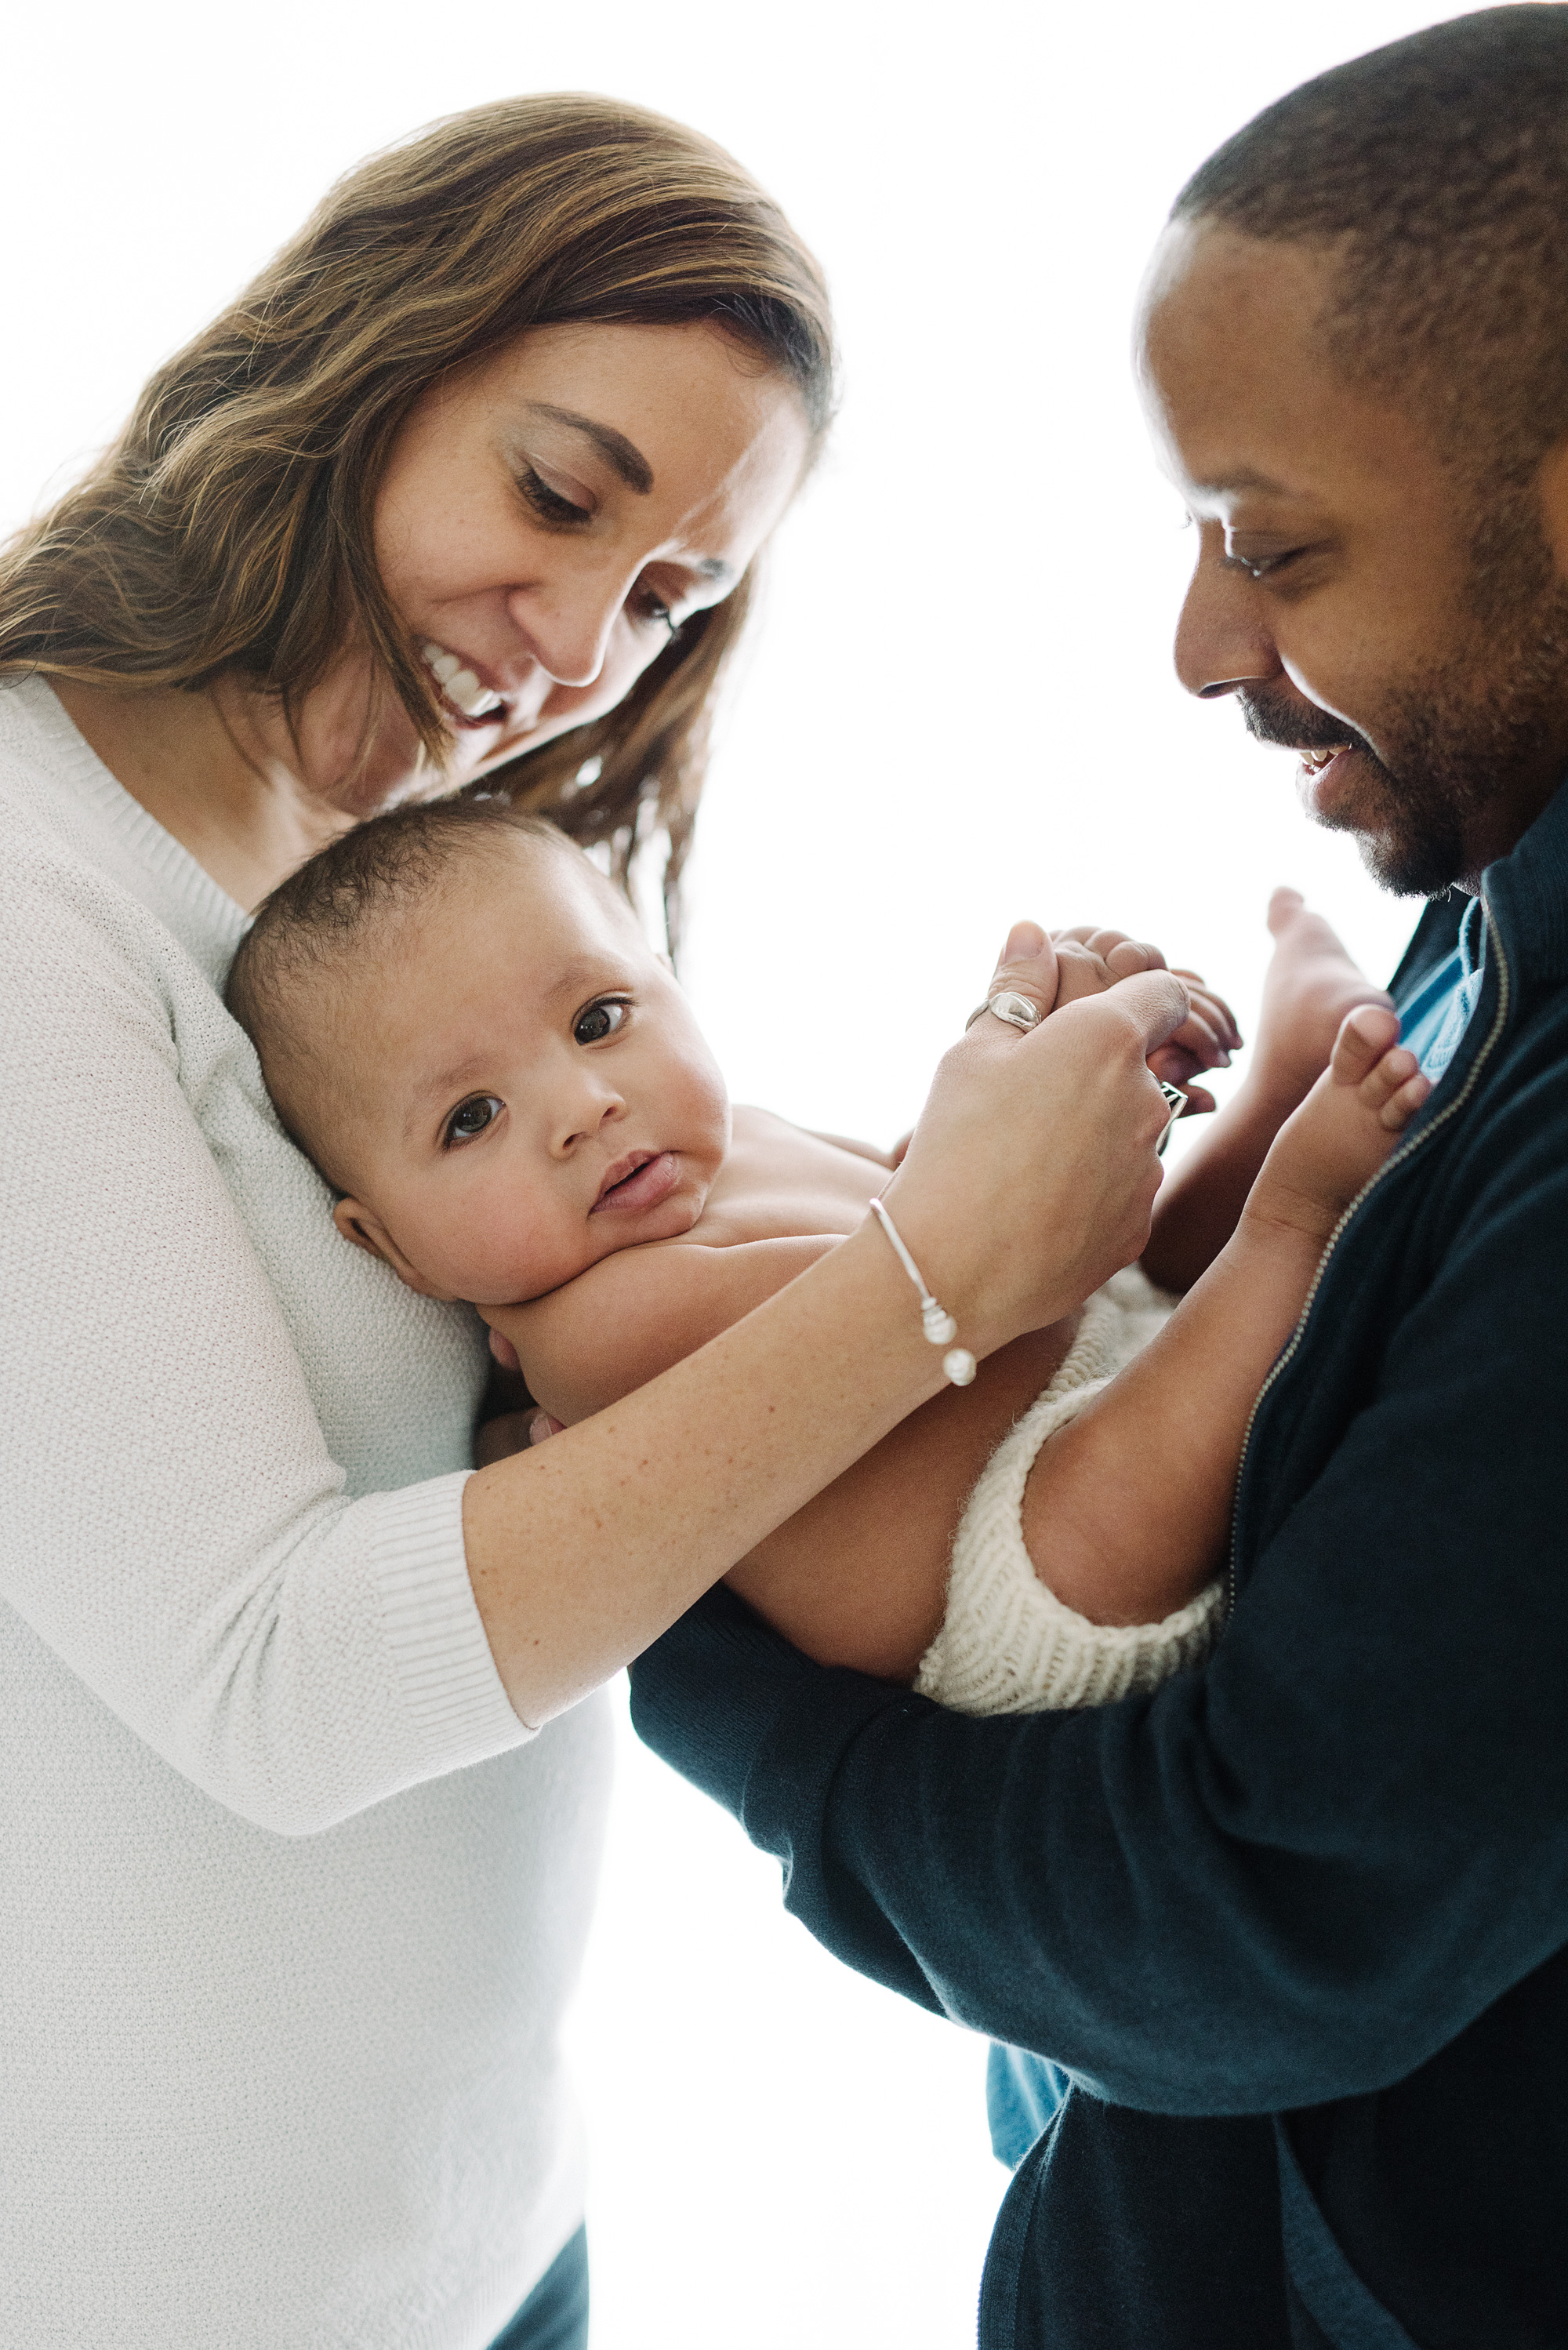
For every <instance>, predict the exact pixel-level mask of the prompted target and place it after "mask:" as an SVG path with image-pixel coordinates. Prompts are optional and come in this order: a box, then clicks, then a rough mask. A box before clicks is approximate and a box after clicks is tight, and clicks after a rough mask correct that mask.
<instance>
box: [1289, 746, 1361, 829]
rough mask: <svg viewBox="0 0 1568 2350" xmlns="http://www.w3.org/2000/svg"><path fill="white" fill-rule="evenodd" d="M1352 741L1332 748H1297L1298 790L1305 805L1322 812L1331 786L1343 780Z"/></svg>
mask: <svg viewBox="0 0 1568 2350" xmlns="http://www.w3.org/2000/svg"><path fill="white" fill-rule="evenodd" d="M1355 750H1356V745H1355V743H1336V744H1335V745H1334V747H1333V749H1331V750H1323V751H1298V752H1297V753H1296V756H1297V758H1298V759H1299V760H1300V761H1301V794H1302V798H1303V801H1304V802H1305V803H1306V806H1308V808H1310V809H1312V810H1313V811H1314V812H1315V813H1318V814H1321V813H1322V812H1323V810H1324V809H1325V808H1326V807H1327V806H1328V805H1329V802H1330V801H1331V799H1332V798H1333V796H1334V786H1335V785H1337V784H1340V783H1343V782H1345V780H1346V775H1345V769H1346V767H1347V765H1348V764H1349V762H1350V760H1351V759H1352V758H1353V757H1354V756H1355Z"/></svg>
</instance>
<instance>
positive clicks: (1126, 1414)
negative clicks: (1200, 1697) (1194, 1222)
mask: <svg viewBox="0 0 1568 2350" xmlns="http://www.w3.org/2000/svg"><path fill="white" fill-rule="evenodd" d="M1397 1035H1398V1022H1397V1020H1396V1018H1395V1017H1394V1014H1392V1013H1391V1012H1388V1011H1385V1010H1382V1009H1379V1008H1377V1007H1375V1006H1371V1005H1367V1006H1365V1007H1363V1008H1362V1009H1361V1010H1360V1011H1357V1012H1355V1013H1352V1014H1350V1016H1349V1017H1348V1018H1347V1019H1346V1020H1345V1023H1344V1024H1343V1026H1342V1027H1341V1030H1340V1034H1339V1037H1338V1040H1337V1042H1336V1044H1335V1045H1334V1057H1333V1061H1332V1063H1331V1065H1330V1066H1329V1068H1328V1069H1327V1070H1326V1071H1325V1072H1324V1076H1322V1077H1321V1078H1320V1079H1319V1081H1318V1083H1317V1085H1316V1086H1314V1088H1313V1090H1312V1092H1311V1094H1309V1096H1308V1097H1307V1099H1306V1101H1305V1102H1304V1103H1303V1105H1302V1107H1300V1108H1299V1109H1298V1110H1297V1111H1296V1112H1295V1114H1294V1115H1293V1117H1292V1118H1290V1119H1289V1120H1288V1121H1287V1122H1286V1124H1285V1125H1284V1126H1283V1127H1282V1128H1281V1131H1280V1134H1279V1136H1278V1137H1277V1139H1275V1141H1274V1143H1273V1144H1272V1148H1271V1149H1270V1151H1269V1154H1268V1158H1267V1159H1266V1160H1265V1162H1264V1166H1263V1170H1262V1173H1261V1175H1260V1176H1259V1179H1258V1180H1257V1182H1256V1183H1255V1184H1254V1186H1253V1188H1252V1191H1251V1197H1250V1198H1249V1200H1248V1201H1247V1205H1246V1207H1245V1209H1244V1210H1243V1211H1242V1214H1241V1222H1239V1224H1238V1226H1237V1228H1236V1231H1235V1232H1234V1234H1233V1235H1232V1237H1231V1239H1230V1240H1229V1241H1228V1242H1227V1243H1226V1244H1225V1245H1224V1247H1223V1248H1222V1249H1221V1250H1220V1253H1219V1255H1218V1256H1217V1257H1216V1258H1215V1260H1214V1262H1213V1263H1211V1264H1210V1267H1209V1269H1208V1271H1207V1272H1206V1273H1204V1274H1202V1275H1201V1277H1200V1278H1199V1280H1198V1282H1197V1283H1196V1284H1195V1285H1194V1286H1193V1287H1192V1288H1191V1289H1190V1290H1189V1292H1188V1294H1187V1295H1186V1297H1185V1298H1184V1299H1183V1300H1182V1302H1181V1304H1180V1305H1179V1307H1178V1308H1177V1310H1176V1312H1175V1314H1174V1315H1172V1316H1171V1318H1170V1320H1169V1322H1168V1324H1167V1325H1166V1326H1165V1328H1164V1329H1163V1330H1162V1331H1161V1332H1160V1333H1159V1335H1158V1336H1157V1337H1156V1338H1155V1339H1154V1340H1153V1342H1152V1343H1151V1345H1150V1346H1149V1347H1147V1349H1146V1350H1145V1352H1144V1353H1143V1354H1142V1355H1140V1356H1139V1357H1137V1360H1136V1361H1135V1362H1133V1363H1132V1364H1130V1365H1129V1366H1128V1367H1127V1369H1126V1370H1125V1371H1123V1372H1122V1373H1121V1375H1120V1376H1119V1377H1118V1378H1116V1379H1114V1380H1113V1381H1112V1382H1111V1384H1110V1386H1109V1387H1107V1388H1106V1389H1105V1390H1104V1391H1103V1393H1101V1394H1100V1395H1099V1396H1097V1397H1096V1398H1095V1399H1094V1400H1093V1401H1092V1402H1091V1403H1089V1404H1088V1405H1086V1406H1085V1409H1084V1410H1083V1411H1082V1412H1080V1413H1079V1415H1078V1417H1077V1418H1076V1419H1073V1420H1070V1421H1069V1422H1068V1424H1067V1426H1066V1427H1065V1428H1064V1429H1063V1430H1061V1431H1060V1432H1059V1433H1058V1434H1057V1435H1056V1436H1054V1437H1053V1438H1052V1439H1051V1440H1049V1442H1047V1443H1046V1444H1045V1446H1044V1448H1043V1450H1042V1451H1041V1453H1040V1457H1039V1459H1038V1460H1037V1461H1035V1464H1034V1467H1033V1471H1031V1474H1030V1479H1029V1483H1028V1486H1027V1488H1026V1490H1025V1493H1024V1502H1023V1538H1024V1542H1025V1544H1026V1545H1027V1547H1028V1550H1029V1555H1030V1557H1031V1558H1032V1560H1033V1563H1034V1566H1035V1570H1036V1572H1037V1573H1038V1574H1039V1575H1040V1576H1041V1578H1042V1580H1043V1581H1044V1583H1045V1584H1046V1585H1047V1586H1049V1588H1050V1589H1051V1590H1052V1591H1054V1593H1055V1595H1056V1596H1057V1597H1058V1598H1059V1599H1061V1600H1063V1601H1064V1603H1065V1604H1066V1605H1067V1606H1068V1607H1073V1608H1075V1609H1076V1610H1077V1612H1078V1613H1079V1614H1080V1615H1082V1616H1086V1617H1089V1618H1090V1619H1091V1620H1092V1621H1094V1622H1096V1623H1099V1624H1145V1623H1155V1622H1158V1620H1159V1619H1160V1618H1161V1617H1165V1616H1168V1615H1169V1614H1170V1613H1171V1611H1172V1610H1173V1609H1175V1608H1177V1607H1182V1606H1184V1605H1185V1604H1186V1602H1187V1601H1188V1600H1189V1599H1191V1598H1193V1597H1194V1596H1196V1594H1197V1593H1198V1592H1199V1590H1200V1589H1201V1588H1202V1586H1203V1585H1204V1584H1205V1583H1206V1582H1207V1581H1208V1579H1209V1577H1210V1575H1212V1574H1213V1573H1214V1572H1215V1570H1216V1568H1217V1567H1218V1565H1220V1560H1221V1558H1222V1556H1223V1554H1224V1548H1225V1543H1226V1538H1227V1534H1228V1531H1229V1524H1230V1515H1231V1501H1232V1496H1233V1493H1234V1489H1235V1482H1236V1472H1237V1469H1238V1466H1239V1464H1240V1460H1241V1446H1242V1442H1243V1440H1244V1438H1245V1434H1246V1429H1247V1422H1248V1420H1249V1419H1250V1417H1251V1409H1252V1405H1253V1401H1254V1399H1255V1398H1256V1396H1257V1392H1258V1389H1259V1388H1260V1387H1261V1386H1262V1382H1263V1380H1264V1379H1265V1378H1267V1376H1268V1372H1269V1369H1270V1367H1271V1365H1272V1362H1273V1360H1274V1357H1276V1355H1277V1354H1278V1353H1279V1351H1280V1349H1281V1347H1282V1346H1283V1345H1284V1343H1285V1341H1286V1339H1287V1338H1288V1337H1289V1336H1290V1335H1291V1332H1292V1330H1293V1328H1294V1326H1295V1323H1296V1321H1297V1318H1298V1316H1299V1315H1300V1314H1301V1311H1302V1308H1303V1305H1304V1304H1305V1302H1306V1297H1307V1294H1308V1291H1309V1290H1310V1288H1311V1285H1312V1281H1313V1276H1314V1273H1315V1272H1316V1270H1317V1266H1318V1263H1319V1261H1320V1259H1321V1257H1322V1254H1323V1251H1324V1245H1325V1243H1326V1242H1327V1240H1328V1238H1329V1235H1330V1233H1331V1232H1333V1230H1334V1225H1335V1224H1336V1223H1337V1222H1338V1221H1339V1218H1340V1216H1341V1215H1342V1214H1343V1213H1344V1211H1345V1209H1346V1207H1348V1206H1349V1204H1350V1202H1351V1201H1352V1200H1353V1199H1354V1198H1355V1195H1356V1193H1357V1192H1358V1191H1360V1190H1361V1189H1362V1187H1363V1185H1364V1184H1366V1182H1367V1181H1368V1180H1370V1179H1371V1177H1372V1175H1373V1174H1374V1173H1376V1170H1377V1168H1378V1167H1379V1166H1380V1165H1381V1163H1382V1161H1383V1159H1384V1158H1385V1157H1386V1155H1387V1153H1388V1151H1389V1150H1390V1149H1392V1148H1393V1145H1394V1140H1395V1137H1396V1135H1397V1133H1398V1131H1399V1129H1400V1128H1402V1127H1403V1126H1404V1125H1405V1124H1406V1123H1407V1121H1408V1119H1409V1118H1411V1117H1413V1116H1414V1114H1415V1112H1416V1110H1417V1108H1418V1107H1420V1105H1421V1103H1422V1102H1423V1101H1424V1100H1425V1099H1426V1097H1427V1094H1428V1092H1429V1091H1430V1087H1428V1083H1427V1080H1426V1079H1425V1078H1424V1077H1422V1076H1418V1075H1417V1071H1416V1063H1415V1059H1414V1056H1413V1055H1411V1054H1409V1053H1407V1052H1405V1051H1403V1050H1401V1049H1400V1048H1399V1047H1398V1046H1397V1044H1396V1042H1395V1040H1396V1038H1397Z"/></svg>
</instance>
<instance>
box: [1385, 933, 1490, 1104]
mask: <svg viewBox="0 0 1568 2350" xmlns="http://www.w3.org/2000/svg"><path fill="white" fill-rule="evenodd" d="M1485 967H1486V910H1485V908H1484V907H1483V906H1482V904H1481V901H1480V899H1479V898H1472V899H1470V902H1469V905H1468V906H1467V907H1466V908H1465V912H1464V920H1462V921H1461V922H1460V924H1459V938H1458V940H1457V941H1456V942H1455V945H1454V948H1453V950H1452V951H1451V953H1449V954H1448V955H1445V957H1444V958H1443V960H1442V962H1440V963H1439V964H1438V968H1437V969H1436V971H1434V972H1428V975H1427V977H1426V978H1425V979H1424V980H1423V981H1422V982H1421V984H1420V986H1419V987H1418V988H1417V992H1416V993H1415V994H1414V995H1412V996H1410V997H1408V998H1407V1001H1406V1002H1405V1003H1401V1004H1400V1005H1399V1006H1398V1007H1397V1009H1398V1013H1399V1041H1400V1043H1401V1044H1402V1045H1407V1046H1408V1047H1409V1049H1410V1051H1411V1052H1412V1053H1414V1054H1415V1055H1416V1058H1417V1061H1419V1063H1420V1064H1421V1074H1422V1076H1428V1077H1430V1078H1431V1080H1432V1083H1433V1084H1434V1085H1436V1084H1437V1082H1438V1078H1439V1077H1440V1076H1442V1074H1443V1071H1444V1070H1445V1069H1446V1068H1447V1067H1448V1066H1449V1062H1450V1061H1451V1060H1452V1059H1453V1057H1454V1055H1455V1054H1456V1053H1457V1052H1458V1051H1459V1039H1460V1038H1461V1037H1462V1036H1463V1035H1464V1033H1465V1030H1466V1029H1467V1028H1468V1027H1469V1023H1470V1014H1472V1013H1473V1012H1474V1010H1475V1008H1476V1002H1477V999H1478V998H1479V996H1480V991H1481V978H1482V975H1483V972H1484V971H1485Z"/></svg>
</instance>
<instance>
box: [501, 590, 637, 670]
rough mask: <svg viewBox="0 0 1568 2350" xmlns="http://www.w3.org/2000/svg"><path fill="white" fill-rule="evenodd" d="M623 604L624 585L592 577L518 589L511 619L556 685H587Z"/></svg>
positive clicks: (600, 665) (599, 666) (600, 661)
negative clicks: (548, 585)
mask: <svg viewBox="0 0 1568 2350" xmlns="http://www.w3.org/2000/svg"><path fill="white" fill-rule="evenodd" d="M625 600H626V589H625V585H624V583H623V582H622V581H621V580H620V579H618V578H617V579H615V580H613V581H610V580H605V579H602V578H596V577H593V576H592V575H589V576H587V577H582V578H577V579H573V580H570V581H568V582H564V583H554V582H553V583H552V584H551V586H550V587H530V588H519V589H517V590H516V592H515V593H514V595H513V596H512V598H510V602H511V607H512V618H513V620H514V623H515V625H516V627H517V628H518V629H520V630H521V632H522V633H523V635H524V636H525V637H526V638H527V639H528V642H529V644H530V646H531V647H532V649H533V652H534V658H535V660H536V661H537V662H538V663H539V665H540V667H541V668H542V669H544V670H545V671H547V672H548V673H549V675H550V676H551V677H553V678H554V679H555V681H556V684H557V685H570V686H585V685H592V684H593V683H594V681H595V680H596V679H597V676H598V674H599V671H601V670H602V669H603V667H604V665H605V654H606V652H607V650H608V648H609V639H610V630H611V629H613V628H614V626H615V624H616V619H617V616H618V613H619V611H620V608H621V606H622V604H623V603H624V602H625Z"/></svg>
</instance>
